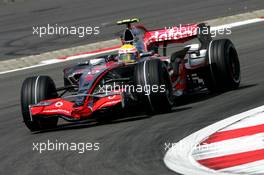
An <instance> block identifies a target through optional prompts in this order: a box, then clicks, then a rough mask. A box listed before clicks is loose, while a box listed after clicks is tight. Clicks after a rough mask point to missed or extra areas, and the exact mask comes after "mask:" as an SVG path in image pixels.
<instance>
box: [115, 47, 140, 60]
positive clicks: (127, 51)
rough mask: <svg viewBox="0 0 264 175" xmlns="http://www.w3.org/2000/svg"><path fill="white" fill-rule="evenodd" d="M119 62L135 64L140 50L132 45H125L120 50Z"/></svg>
mask: <svg viewBox="0 0 264 175" xmlns="http://www.w3.org/2000/svg"><path fill="white" fill-rule="evenodd" d="M118 56H119V61H122V62H126V63H134V62H136V61H137V58H138V50H137V48H136V47H135V46H133V45H132V44H124V45H123V46H122V47H121V48H120V49H119V50H118Z"/></svg>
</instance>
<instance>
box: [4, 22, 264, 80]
mask: <svg viewBox="0 0 264 175" xmlns="http://www.w3.org/2000/svg"><path fill="white" fill-rule="evenodd" d="M263 21H264V19H263V18H254V19H250V20H245V21H239V22H234V23H230V24H225V25H220V26H215V27H211V30H218V29H221V28H234V27H239V26H243V25H248V24H253V23H258V22H263ZM116 50H117V49H113V50H111V51H105V52H98V53H93V54H80V55H75V56H70V57H68V59H66V60H60V59H51V60H46V61H42V62H41V63H40V64H37V65H34V66H29V67H24V68H18V69H13V70H9V71H4V72H0V75H1V74H6V73H11V72H16V71H20V70H27V69H31V68H36V67H41V66H47V65H51V64H56V63H61V62H65V61H69V60H74V59H80V58H86V57H90V56H96V55H99V54H102V53H109V52H113V51H116Z"/></svg>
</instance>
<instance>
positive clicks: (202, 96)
mask: <svg viewBox="0 0 264 175" xmlns="http://www.w3.org/2000/svg"><path fill="white" fill-rule="evenodd" d="M257 85H258V84H249V85H243V86H240V87H239V88H238V89H236V90H234V91H238V90H243V89H247V88H251V87H254V86H257ZM224 93H225V92H223V93H210V92H209V91H208V90H203V91H200V92H197V93H193V94H190V95H186V96H184V97H180V98H177V99H176V101H175V105H174V108H173V109H172V110H171V111H170V112H167V113H163V114H169V113H175V112H181V111H184V110H188V109H191V108H192V107H190V106H187V107H184V106H185V105H188V104H192V103H195V102H200V101H204V100H207V99H210V98H213V97H216V96H218V95H221V94H224ZM155 116H158V114H157V115H146V114H145V112H144V110H142V109H141V110H133V111H130V112H128V113H123V114H120V116H118V117H115V118H114V119H112V120H109V121H105V122H98V121H96V120H86V121H80V122H75V123H64V124H60V125H58V126H57V127H56V128H53V129H48V130H42V131H38V132H34V134H41V133H46V132H57V131H64V130H73V129H84V128H90V127H95V126H100V125H111V124H118V123H123V122H133V121H137V120H145V119H148V118H151V117H155Z"/></svg>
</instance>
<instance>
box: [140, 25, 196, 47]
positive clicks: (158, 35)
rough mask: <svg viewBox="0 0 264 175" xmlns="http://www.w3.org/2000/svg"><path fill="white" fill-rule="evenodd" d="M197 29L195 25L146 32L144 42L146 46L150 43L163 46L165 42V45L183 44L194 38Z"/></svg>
mask: <svg viewBox="0 0 264 175" xmlns="http://www.w3.org/2000/svg"><path fill="white" fill-rule="evenodd" d="M198 28H199V27H198V25H197V24H190V25H183V26H182V25H180V26H173V27H169V28H164V29H159V30H152V31H147V32H146V33H145V38H144V41H145V43H146V44H147V45H149V44H151V43H160V44H163V42H166V43H167V44H170V43H175V42H176V43H183V42H186V41H188V40H191V39H193V38H195V37H196V36H197V33H198V32H197V31H198V30H197V29H198Z"/></svg>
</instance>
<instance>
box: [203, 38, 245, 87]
mask: <svg viewBox="0 0 264 175" xmlns="http://www.w3.org/2000/svg"><path fill="white" fill-rule="evenodd" d="M207 53H208V54H207V56H208V61H209V74H207V76H205V77H204V81H205V84H206V85H207V87H208V89H209V90H210V91H212V92H219V91H220V92H221V91H227V90H232V89H236V88H238V87H239V84H240V64H239V58H238V54H237V51H236V49H235V47H234V45H233V43H232V42H231V41H230V40H229V39H219V40H213V41H211V42H210V44H209V48H208V52H207Z"/></svg>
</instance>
